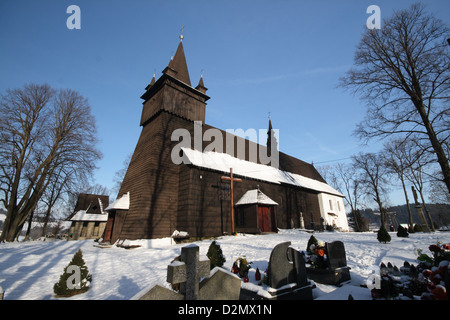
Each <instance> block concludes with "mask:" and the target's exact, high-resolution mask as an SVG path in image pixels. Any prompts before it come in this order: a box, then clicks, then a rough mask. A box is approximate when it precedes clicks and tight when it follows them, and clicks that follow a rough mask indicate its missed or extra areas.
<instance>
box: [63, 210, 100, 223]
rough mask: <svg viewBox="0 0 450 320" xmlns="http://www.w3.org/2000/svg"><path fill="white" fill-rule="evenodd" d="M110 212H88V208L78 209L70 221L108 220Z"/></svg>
mask: <svg viewBox="0 0 450 320" xmlns="http://www.w3.org/2000/svg"><path fill="white" fill-rule="evenodd" d="M107 220H108V214H106V213H101V214H99V213H87V212H86V210H79V211H77V212H76V213H75V214H74V216H73V217H72V218H71V219H70V221H107Z"/></svg>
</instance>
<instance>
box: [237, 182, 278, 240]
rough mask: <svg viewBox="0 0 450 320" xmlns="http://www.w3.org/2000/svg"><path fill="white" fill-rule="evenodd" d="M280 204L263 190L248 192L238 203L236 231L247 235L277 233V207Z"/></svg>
mask: <svg viewBox="0 0 450 320" xmlns="http://www.w3.org/2000/svg"><path fill="white" fill-rule="evenodd" d="M276 206H278V203H276V202H275V201H273V200H272V199H270V198H269V197H268V196H266V195H265V194H264V193H262V192H261V190H259V188H258V189H254V190H248V191H247V192H246V193H245V194H244V195H243V196H242V197H241V198H240V199H239V201H238V202H236V205H235V207H236V231H237V232H246V233H265V232H277V224H276V221H277V219H276V216H275V207H276Z"/></svg>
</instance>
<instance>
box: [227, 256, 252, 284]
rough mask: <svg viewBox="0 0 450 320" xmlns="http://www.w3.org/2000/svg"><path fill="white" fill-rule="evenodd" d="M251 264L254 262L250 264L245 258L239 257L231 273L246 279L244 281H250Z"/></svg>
mask: <svg viewBox="0 0 450 320" xmlns="http://www.w3.org/2000/svg"><path fill="white" fill-rule="evenodd" d="M251 264H252V262H249V261H248V260H247V258H246V257H245V256H242V257H239V258H237V259H236V261H234V263H233V266H232V268H231V272H233V273H234V274H237V275H239V276H240V277H241V278H244V281H245V280H246V279H247V281H248V271H249V270H250V268H251Z"/></svg>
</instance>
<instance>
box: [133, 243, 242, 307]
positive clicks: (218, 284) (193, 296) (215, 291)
mask: <svg viewBox="0 0 450 320" xmlns="http://www.w3.org/2000/svg"><path fill="white" fill-rule="evenodd" d="M201 278H204V279H203V280H202V281H201V282H200V280H201ZM167 282H169V283H170V284H172V285H174V284H180V290H179V292H176V291H174V290H170V289H167V288H165V287H163V286H160V285H156V286H154V287H153V288H151V289H150V290H149V291H148V292H146V293H145V294H139V296H138V297H136V298H137V299H139V300H238V299H239V294H240V289H241V280H240V278H239V277H237V276H236V275H234V274H232V273H230V272H228V271H226V270H224V269H222V268H214V269H213V270H212V272H210V261H209V259H202V260H200V258H199V247H198V246H197V245H189V246H186V247H183V248H181V256H180V260H179V261H178V260H176V261H173V262H172V263H171V264H170V265H169V266H168V267H167ZM144 292H145V291H144Z"/></svg>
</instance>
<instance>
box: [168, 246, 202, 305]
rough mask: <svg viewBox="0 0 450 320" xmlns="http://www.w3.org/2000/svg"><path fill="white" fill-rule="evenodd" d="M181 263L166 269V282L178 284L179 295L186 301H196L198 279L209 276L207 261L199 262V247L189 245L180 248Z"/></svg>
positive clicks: (172, 264) (178, 262)
mask: <svg viewBox="0 0 450 320" xmlns="http://www.w3.org/2000/svg"><path fill="white" fill-rule="evenodd" d="M180 260H181V261H175V262H174V263H171V264H170V265H169V267H168V268H167V282H169V283H171V284H178V283H179V284H180V293H181V294H183V295H185V297H186V300H198V292H199V283H200V278H202V277H206V276H208V275H209V268H210V262H209V259H206V260H199V247H198V246H197V245H189V246H186V247H183V248H181V258H180Z"/></svg>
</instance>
